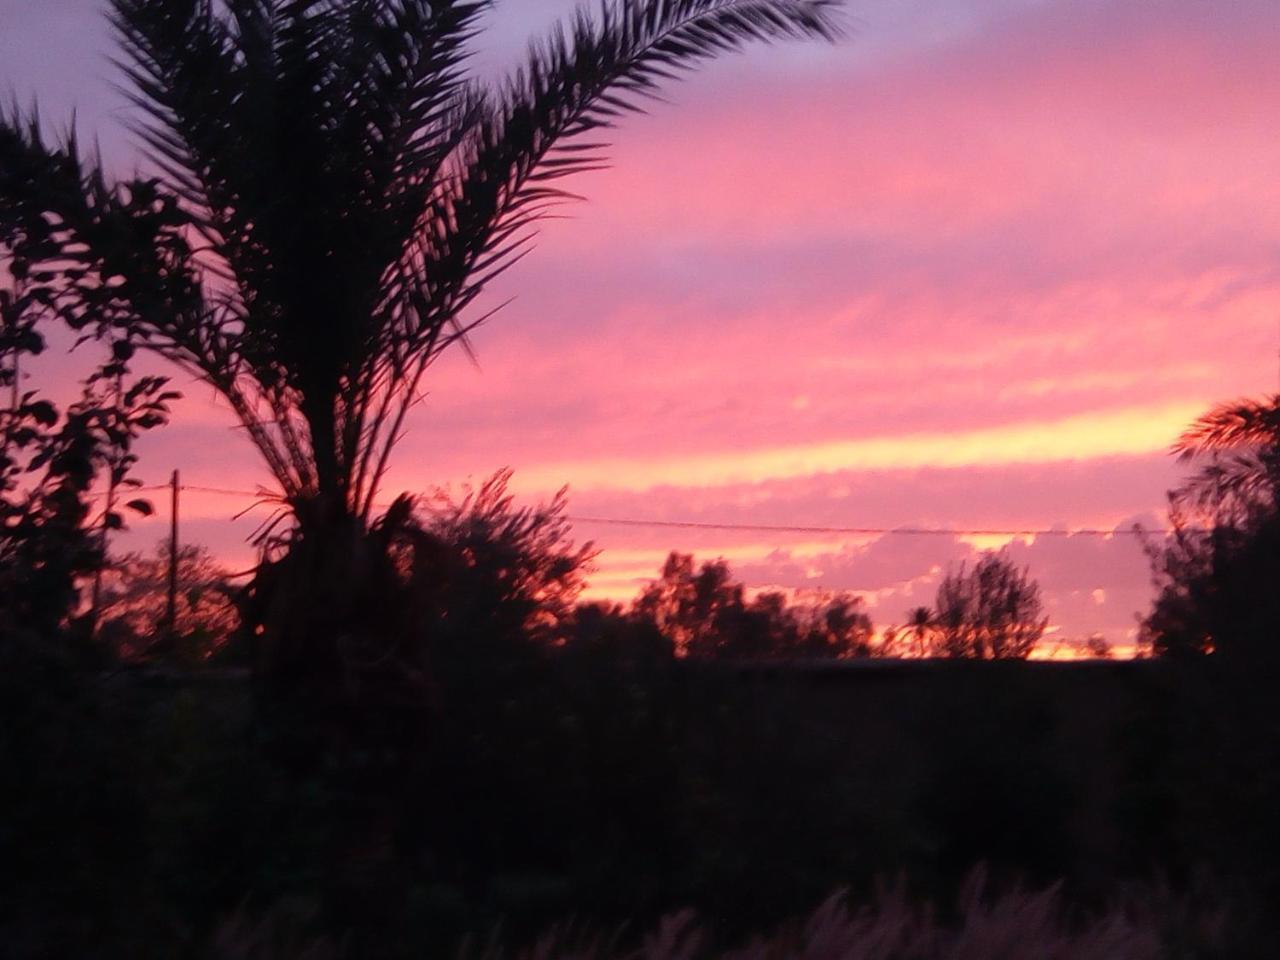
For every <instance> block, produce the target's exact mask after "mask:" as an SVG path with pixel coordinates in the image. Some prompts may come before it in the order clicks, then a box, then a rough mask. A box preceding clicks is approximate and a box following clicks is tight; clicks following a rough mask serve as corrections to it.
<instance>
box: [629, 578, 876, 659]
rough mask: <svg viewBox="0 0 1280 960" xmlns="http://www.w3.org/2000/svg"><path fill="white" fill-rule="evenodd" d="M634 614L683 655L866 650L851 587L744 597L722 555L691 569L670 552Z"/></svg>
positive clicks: (819, 654) (865, 624)
mask: <svg viewBox="0 0 1280 960" xmlns="http://www.w3.org/2000/svg"><path fill="white" fill-rule="evenodd" d="M633 612H634V615H635V616H637V617H639V618H642V619H643V620H645V621H647V622H649V623H651V624H652V625H653V627H654V628H655V629H656V630H657V631H658V632H659V633H661V634H662V635H664V636H665V637H666V638H667V639H668V640H669V641H670V643H671V644H672V646H673V647H674V649H675V650H676V652H677V653H678V654H680V655H681V656H686V657H690V658H692V659H695V660H721V659H727V660H769V659H793V658H799V659H832V660H838V659H845V658H849V657H865V656H870V655H871V654H872V653H873V652H874V650H875V648H874V647H873V645H872V639H871V638H872V625H871V618H870V617H868V616H867V614H866V612H865V611H864V609H863V605H862V601H861V599H860V598H859V597H857V596H856V595H854V594H851V593H817V594H811V595H809V596H808V597H807V598H804V599H796V600H789V599H788V598H787V596H786V595H785V594H783V593H780V592H777V591H765V592H762V593H759V594H757V595H756V596H755V597H753V598H750V599H748V597H747V593H746V588H745V587H744V586H743V584H741V583H738V582H735V581H734V580H733V579H732V573H731V571H730V570H729V565H728V564H727V563H725V562H724V561H723V560H716V561H709V562H706V563H703V564H702V566H701V567H699V568H695V566H694V561H693V557H692V556H690V555H689V554H681V553H672V554H671V555H670V556H669V557H667V561H666V563H665V564H664V565H663V568H662V572H661V576H660V577H659V578H658V579H657V580H655V581H654V582H653V583H652V584H650V585H649V586H648V587H646V588H645V589H644V591H643V592H642V593H641V594H640V597H639V599H637V600H636V602H635V605H634V609H633Z"/></svg>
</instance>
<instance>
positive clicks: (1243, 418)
mask: <svg viewBox="0 0 1280 960" xmlns="http://www.w3.org/2000/svg"><path fill="white" fill-rule="evenodd" d="M1266 446H1272V447H1275V446H1280V395H1276V396H1273V397H1268V398H1266V399H1263V400H1248V399H1245V400H1233V401H1231V402H1230V403H1223V404H1219V405H1218V406H1216V407H1214V408H1213V409H1212V410H1210V411H1209V412H1208V413H1206V414H1205V415H1204V416H1202V417H1200V418H1199V419H1197V420H1196V421H1195V423H1193V424H1192V425H1191V426H1190V427H1188V428H1187V430H1186V431H1184V432H1183V433H1182V435H1181V436H1180V437H1179V438H1178V440H1177V442H1176V443H1175V444H1174V446H1173V451H1174V453H1176V454H1177V455H1178V457H1179V458H1180V459H1182V460H1191V459H1194V458H1196V457H1201V456H1205V455H1212V454H1215V453H1219V452H1223V451H1232V450H1246V449H1248V448H1256V447H1266Z"/></svg>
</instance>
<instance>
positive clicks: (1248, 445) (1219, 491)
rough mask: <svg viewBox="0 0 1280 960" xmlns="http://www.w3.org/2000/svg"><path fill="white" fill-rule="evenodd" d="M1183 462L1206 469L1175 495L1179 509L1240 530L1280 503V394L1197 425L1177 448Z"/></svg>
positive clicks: (1222, 407) (1221, 410)
mask: <svg viewBox="0 0 1280 960" xmlns="http://www.w3.org/2000/svg"><path fill="white" fill-rule="evenodd" d="M1173 450H1174V453H1176V454H1177V455H1178V457H1179V459H1181V460H1183V461H1187V462H1192V461H1198V462H1200V463H1201V464H1202V466H1201V467H1200V470H1199V472H1197V473H1196V474H1194V475H1193V476H1192V477H1191V478H1190V479H1189V480H1187V481H1186V482H1185V483H1184V484H1183V485H1182V486H1181V487H1179V488H1178V489H1176V490H1175V491H1173V494H1172V497H1173V499H1174V501H1175V505H1189V506H1192V507H1196V508H1199V509H1202V510H1205V511H1208V512H1210V513H1211V514H1212V515H1213V517H1214V519H1215V521H1216V522H1222V523H1227V524H1238V523H1240V522H1243V521H1245V520H1246V519H1247V518H1248V517H1250V516H1251V515H1253V514H1254V513H1255V512H1256V511H1257V510H1259V509H1266V510H1274V509H1275V508H1276V507H1277V505H1278V504H1277V499H1278V498H1280V394H1277V395H1273V396H1267V397H1264V398H1262V399H1257V400H1253V399H1241V400H1233V401H1231V402H1229V403H1222V404H1219V405H1218V406H1216V407H1214V408H1213V409H1212V410H1210V411H1209V412H1208V413H1206V414H1204V415H1203V416H1201V417H1200V418H1199V419H1197V420H1196V421H1195V422H1194V423H1193V424H1192V425H1191V426H1190V427H1188V428H1187V429H1186V430H1185V431H1184V432H1183V433H1182V435H1181V436H1180V437H1179V438H1178V440H1177V442H1176V443H1175V444H1174V447H1173Z"/></svg>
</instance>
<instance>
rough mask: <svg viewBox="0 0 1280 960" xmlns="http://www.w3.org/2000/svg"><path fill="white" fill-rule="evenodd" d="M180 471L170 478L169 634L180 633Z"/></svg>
mask: <svg viewBox="0 0 1280 960" xmlns="http://www.w3.org/2000/svg"><path fill="white" fill-rule="evenodd" d="M181 489H182V488H181V487H180V486H179V484H178V471H177V470H174V471H173V476H172V477H171V478H170V479H169V494H170V497H169V606H168V609H167V611H166V616H165V619H166V620H167V622H168V627H169V636H170V637H176V636H177V635H178V491H179V490H181Z"/></svg>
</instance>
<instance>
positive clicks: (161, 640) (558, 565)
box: [95, 473, 1110, 666]
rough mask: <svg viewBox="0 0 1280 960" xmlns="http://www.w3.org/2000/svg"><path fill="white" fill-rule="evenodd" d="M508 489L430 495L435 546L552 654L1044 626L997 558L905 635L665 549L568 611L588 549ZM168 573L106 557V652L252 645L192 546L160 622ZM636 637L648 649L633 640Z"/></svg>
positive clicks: (906, 641)
mask: <svg viewBox="0 0 1280 960" xmlns="http://www.w3.org/2000/svg"><path fill="white" fill-rule="evenodd" d="M507 479H508V474H506V473H500V474H498V475H496V476H495V477H493V478H491V479H490V480H489V481H488V482H487V483H486V484H484V485H483V486H482V487H481V488H480V489H479V490H478V491H477V492H476V494H475V495H474V496H471V497H468V498H467V499H466V500H465V501H464V503H463V505H461V506H460V507H459V506H458V505H454V504H451V503H450V502H449V500H448V498H447V497H445V496H443V495H437V496H436V497H435V498H434V499H433V498H427V499H428V501H429V502H431V504H432V506H431V510H432V512H433V515H434V517H435V519H434V520H433V521H432V522H431V527H432V529H433V531H434V533H435V535H436V536H437V537H438V538H439V540H438V547H439V548H440V549H441V550H444V551H453V552H460V553H465V554H466V555H467V556H468V558H469V559H468V561H467V563H468V564H469V565H470V568H471V570H472V571H473V573H472V577H473V578H474V582H471V583H469V584H468V585H467V587H466V589H468V590H485V589H488V590H491V591H492V592H493V595H492V596H491V597H489V598H488V601H487V602H488V603H489V604H491V605H492V607H493V608H494V609H498V608H500V607H501V606H502V605H504V604H506V603H510V602H512V598H513V597H514V596H515V592H514V590H513V587H512V586H511V584H508V583H505V582H503V576H504V575H503V574H502V573H500V572H498V573H490V572H488V571H486V570H485V569H484V567H485V565H487V564H497V565H499V566H501V565H503V564H507V565H509V566H511V567H519V568H521V569H523V571H524V573H523V574H521V577H522V578H523V582H524V583H525V585H526V588H527V589H528V590H529V591H530V596H529V597H527V598H526V599H525V600H524V602H525V603H526V604H532V603H535V602H536V604H537V607H538V609H537V612H536V615H534V616H532V617H529V618H527V619H526V622H525V632H526V634H527V639H528V640H529V641H530V642H537V643H541V644H546V645H549V646H552V647H555V646H564V645H573V644H576V643H584V642H588V643H595V642H599V641H600V640H601V638H603V637H606V636H608V637H623V636H628V637H631V638H632V641H629V642H643V643H644V644H645V645H647V646H648V647H649V648H650V650H651V651H652V652H654V653H657V652H659V651H661V652H662V653H663V655H666V656H670V657H681V658H685V657H687V658H689V659H692V660H727V661H754V660H847V659H856V658H865V657H953V658H966V659H979V660H981V659H1025V658H1026V657H1027V656H1029V655H1030V653H1031V652H1032V651H1033V650H1034V649H1035V646H1036V643H1037V642H1038V641H1039V639H1040V638H1041V636H1042V635H1043V633H1044V630H1045V627H1046V626H1047V624H1048V620H1047V618H1046V617H1044V616H1043V615H1042V604H1041V600H1040V589H1039V586H1038V584H1037V583H1036V582H1035V581H1034V580H1032V579H1031V578H1030V576H1029V575H1028V573H1027V571H1026V570H1019V569H1018V568H1017V567H1015V566H1014V565H1013V564H1012V562H1010V561H1009V560H1008V559H1007V558H1006V557H1005V556H1004V555H1003V554H1002V553H996V552H989V553H986V554H984V555H983V556H982V557H981V558H980V559H979V560H978V562H977V563H976V564H974V566H973V567H972V569H969V568H967V567H966V566H964V565H961V566H960V567H959V568H958V569H955V570H952V571H950V572H949V573H947V574H946V575H945V576H944V578H943V580H942V582H941V584H940V585H939V587H938V591H937V601H936V604H935V606H934V607H932V608H930V607H917V608H915V609H913V610H911V611H908V614H907V621H906V625H905V626H897V625H892V626H889V627H887V628H886V629H884V630H883V631H881V632H880V633H879V634H877V631H876V628H875V625H874V624H873V623H872V620H871V616H870V614H869V612H868V611H867V608H866V604H865V602H864V601H863V599H862V598H861V597H860V596H859V595H858V594H856V593H854V592H851V591H826V590H806V591H794V592H787V591H782V590H762V591H754V592H753V591H750V590H749V589H748V588H747V586H746V585H745V584H744V583H742V582H740V581H737V580H735V579H734V576H733V571H732V570H731V568H730V566H729V564H728V563H727V562H725V561H724V560H712V561H705V562H703V563H701V564H698V563H696V562H695V559H694V557H693V556H692V555H690V554H683V553H676V552H673V553H672V554H671V555H670V556H669V557H668V558H667V560H666V562H665V563H664V564H663V567H662V569H661V570H660V571H659V574H658V576H657V578H655V580H654V581H652V582H651V583H650V584H649V585H648V586H646V587H644V588H643V589H642V590H641V592H640V593H639V595H638V596H637V598H636V599H635V600H634V601H633V602H631V603H630V604H625V605H624V604H617V603H605V602H593V603H579V602H577V601H576V597H577V594H578V591H579V590H580V588H581V586H582V583H583V580H584V579H585V577H586V576H587V575H588V574H589V569H590V566H591V561H592V558H593V553H592V551H591V550H590V549H589V548H588V549H585V550H574V548H573V545H572V543H571V542H570V541H569V540H568V539H567V528H566V526H565V524H564V521H563V519H562V516H561V514H562V512H563V507H564V501H563V500H561V499H557V500H556V501H554V502H553V503H552V504H551V505H550V506H548V507H545V508H537V509H534V510H532V511H526V512H523V513H520V515H519V519H518V520H517V521H516V522H512V521H513V516H512V514H513V511H514V510H515V508H514V507H513V505H512V501H511V499H510V497H508V496H507V494H506V484H507ZM499 544H501V545H500V546H499ZM170 567H171V558H170V555H169V547H168V545H167V544H161V545H160V546H159V547H158V548H157V550H156V552H155V554H154V555H152V556H150V557H148V556H143V555H141V554H126V555H124V556H121V557H111V558H109V559H107V561H106V562H105V564H104V566H103V572H102V574H101V579H102V583H103V585H102V586H101V592H100V595H99V599H98V613H97V615H96V617H95V619H96V620H97V621H98V625H97V634H98V637H99V639H100V641H101V645H102V647H103V651H104V654H105V655H107V656H112V657H115V658H118V659H120V660H121V661H124V662H129V663H146V662H157V661H161V660H166V659H169V660H172V661H173V662H177V663H182V664H186V665H188V666H194V665H198V664H200V663H221V664H231V663H235V662H247V660H246V656H247V655H246V653H245V652H244V650H245V647H246V646H247V645H248V644H249V643H250V641H249V640H248V639H247V638H245V637H243V636H242V635H241V634H240V632H239V631H240V614H239V609H238V598H239V597H240V596H241V594H242V591H241V590H239V589H238V588H237V587H236V586H235V584H234V583H233V582H232V580H231V578H230V577H229V576H228V574H227V572H226V571H225V570H223V569H221V568H220V567H219V566H218V565H217V563H216V561H215V559H214V558H213V557H212V556H211V555H210V554H209V553H208V551H206V550H204V549H203V548H201V547H198V546H194V545H187V546H184V547H182V548H180V550H179V552H178V557H177V568H176V577H177V583H178V590H177V603H176V609H175V612H174V622H173V624H172V625H170V624H169V623H168V619H167V617H168V614H167V603H168V592H169V574H170ZM433 589H435V588H434V587H433ZM640 637H646V638H647V640H644V641H640V640H637V639H635V638H640ZM1087 649H1088V652H1089V653H1090V654H1091V655H1093V656H1108V655H1109V652H1110V651H1109V648H1108V647H1107V646H1106V644H1105V642H1099V641H1097V640H1095V641H1094V642H1093V643H1092V644H1091V645H1090V646H1089V647H1088V648H1087Z"/></svg>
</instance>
